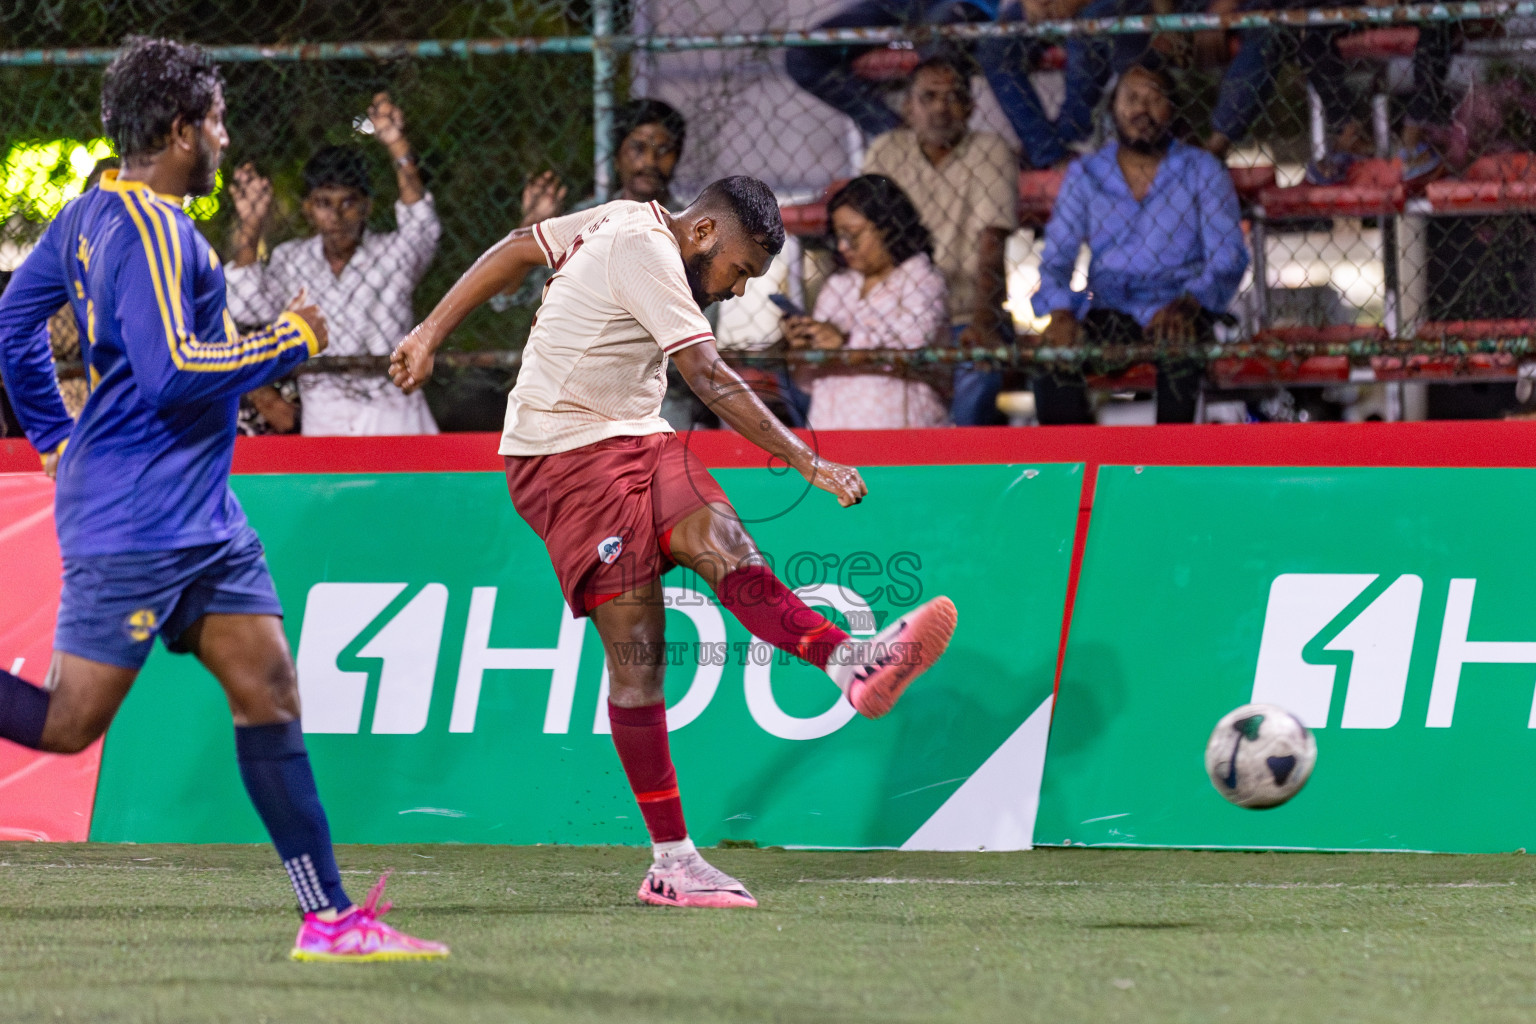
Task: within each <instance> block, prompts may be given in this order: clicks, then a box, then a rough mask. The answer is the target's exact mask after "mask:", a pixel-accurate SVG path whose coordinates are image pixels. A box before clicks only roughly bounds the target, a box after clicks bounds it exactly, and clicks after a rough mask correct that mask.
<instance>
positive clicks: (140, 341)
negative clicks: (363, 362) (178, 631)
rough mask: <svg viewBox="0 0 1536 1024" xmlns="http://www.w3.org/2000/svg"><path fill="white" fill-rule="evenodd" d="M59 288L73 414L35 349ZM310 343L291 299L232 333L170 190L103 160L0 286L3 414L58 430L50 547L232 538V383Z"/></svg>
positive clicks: (173, 545) (259, 373)
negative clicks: (75, 367) (75, 392)
mask: <svg viewBox="0 0 1536 1024" xmlns="http://www.w3.org/2000/svg"><path fill="white" fill-rule="evenodd" d="M66 301H67V302H69V304H70V306H71V307H72V308H73V310H74V314H75V320H76V322H77V323H78V324H79V325H80V351H81V356H82V358H83V360H84V362H85V367H86V373H87V375H88V378H89V383H90V388H91V391H90V397H89V398H88V399H87V400H86V403H85V408H84V409H83V410H82V411H81V414H80V420H79V422H78V423H72V422H71V421H70V418H69V415H68V413H66V412H65V410H64V404H63V401H62V400H61V399H60V398H59V392H58V386H57V384H56V383H55V380H54V371H53V360H52V355H51V353H50V351H49V348H48V335H47V322H48V318H49V317H51V316H52V315H53V314H54V313H55V312H57V311H58V310H59V308H60V307H61V306H63V305H64V303H65V302H66ZM316 348H317V342H316V339H315V336H314V333H313V332H312V331H311V330H310V328H309V326H308V325H307V324H305V323H304V321H303V320H301V319H300V318H299V317H297V316H294V315H293V314H291V313H285V314H283V316H282V317H280V318H279V319H278V320H277V322H276V323H274V324H272V325H271V326H270V327H267V328H264V329H262V330H259V331H254V332H252V333H250V334H246V335H243V336H242V335H241V334H240V333H239V332H238V331H237V330H236V329H235V323H234V320H233V319H232V318H231V317H230V315H229V311H228V309H227V308H226V307H225V303H224V270H223V268H222V267H221V266H220V264H219V258H218V256H217V255H216V254H215V253H214V251H213V249H212V248H211V247H210V246H209V245H208V242H207V241H206V240H205V239H204V238H203V236H202V234H201V233H200V232H199V231H198V230H197V228H196V227H195V226H194V225H193V223H192V220H191V219H190V218H189V217H188V216H187V215H186V214H185V213H183V212H182V209H181V205H180V203H179V202H177V201H176V200H174V199H173V198H170V197H164V196H159V195H156V194H155V193H154V192H153V191H151V190H150V189H149V187H148V186H147V185H144V184H143V183H141V182H132V181H118V180H117V172H115V171H108V172H107V173H106V174H105V175H104V176H103V178H102V181H101V185H100V186H99V187H98V188H94V189H92V190H91V191H90V192H87V193H86V194H85V195H83V196H81V197H80V198H78V199H76V200H74V201H73V202H71V203H70V204H69V205H68V206H66V207H65V208H64V210H63V211H62V212H61V213H60V214H59V216H58V217H57V218H55V220H54V221H53V223H52V224H51V225H49V227H48V230H47V231H46V232H45V233H44V234H43V237H42V240H41V241H40V242H39V243H38V245H37V248H36V249H34V250H33V251H32V253H31V254H30V255H29V256H28V257H27V259H26V261H25V262H24V263H22V265H21V267H20V268H19V269H18V270H17V271H16V273H15V275H14V276H13V277H12V279H11V283H10V286H9V287H8V288H7V289H6V291H5V294H4V295H3V296H0V374H3V375H4V378H5V386H6V389H7V391H8V392H9V394H10V398H11V404H12V406H13V408H15V410H16V414H17V417H18V418H19V419H20V420H21V423H22V426H23V427H24V428H25V430H26V432H27V438H28V440H30V441H31V442H32V445H33V447H35V448H36V449H37V450H38V451H44V452H46V451H52V450H53V449H54V448H57V447H58V445H59V444H60V442H62V441H64V440H66V439H68V441H69V446H68V447H67V448H66V449H65V452H64V456H63V458H62V459H61V460H60V463H59V470H58V491H57V497H56V502H55V518H56V521H57V524H58V533H59V547H60V549H61V550H62V552H63V554H64V556H65V557H66V558H68V557H71V556H82V555H100V554H119V553H128V552H137V551H165V550H173V549H177V548H185V547H191V546H193V545H198V544H211V543H218V542H222V541H225V540H228V539H229V538H231V537H233V536H234V535H235V534H236V532H237V531H238V530H239V529H240V527H241V526H242V525H243V524H244V522H245V514H244V512H242V511H241V509H240V504H239V502H237V501H236V500H235V496H234V495H233V494H232V493H231V492H230V490H229V469H230V461H231V459H232V457H233V454H234V442H235V421H236V417H237V414H238V411H239V403H240V396H241V394H243V393H245V392H247V391H250V390H252V389H253V388H257V387H260V386H261V385H263V384H267V383H270V382H271V381H273V380H275V379H277V378H278V377H281V376H282V375H283V374H285V373H287V372H288V371H290V370H292V369H293V368H294V367H295V366H297V365H298V364H299V363H301V362H303V361H304V360H305V359H307V358H308V357H309V356H310V355H313V354H314V353H315V351H316Z"/></svg>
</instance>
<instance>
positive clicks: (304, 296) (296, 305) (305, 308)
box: [288, 288, 331, 355]
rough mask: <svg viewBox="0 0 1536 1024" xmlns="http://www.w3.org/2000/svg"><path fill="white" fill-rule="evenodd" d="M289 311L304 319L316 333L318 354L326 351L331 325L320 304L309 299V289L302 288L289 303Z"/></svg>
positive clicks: (329, 339) (329, 340)
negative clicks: (327, 321)
mask: <svg viewBox="0 0 1536 1024" xmlns="http://www.w3.org/2000/svg"><path fill="white" fill-rule="evenodd" d="M288 312H290V313H292V314H293V315H294V316H296V317H298V318H299V319H300V320H303V321H304V322H305V323H306V324H308V325H309V329H310V330H311V331H313V332H314V333H315V342H316V345H315V352H316V354H317V355H318V354H319V353H321V352H324V351H325V347H326V346H327V345H329V344H330V342H331V332H330V327H329V326H328V325H327V324H326V322H325V313H324V312H323V311H322V310H321V309H320V307H319V306H317V305H315V304H314V303H313V302H311V301H309V289H308V288H300V289H299V294H297V295H295V296H294V297H293V300H292V301H291V302H289V303H288Z"/></svg>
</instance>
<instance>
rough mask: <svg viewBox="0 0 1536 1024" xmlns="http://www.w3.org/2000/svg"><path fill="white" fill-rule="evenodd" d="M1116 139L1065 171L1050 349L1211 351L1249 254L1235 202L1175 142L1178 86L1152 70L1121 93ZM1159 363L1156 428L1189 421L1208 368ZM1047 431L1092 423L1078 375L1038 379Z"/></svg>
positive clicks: (1049, 300) (1207, 162)
mask: <svg viewBox="0 0 1536 1024" xmlns="http://www.w3.org/2000/svg"><path fill="white" fill-rule="evenodd" d="M1112 110H1113V114H1114V120H1115V134H1116V136H1117V140H1116V141H1113V142H1110V143H1109V144H1107V145H1105V146H1104V147H1103V148H1102V149H1100V150H1099V151H1098V152H1097V153H1094V154H1093V155H1092V156H1089V157H1086V158H1084V159H1083V160H1080V161H1078V162H1077V163H1076V164H1074V165H1073V166H1072V167H1071V168H1070V169H1069V170H1068V171H1067V176H1066V180H1065V181H1063V182H1062V186H1061V193H1060V195H1058V196H1057V199H1056V206H1055V209H1054V211H1053V212H1052V214H1051V220H1050V222H1049V223H1048V224H1047V225H1046V228H1045V253H1044V255H1043V256H1042V257H1041V260H1040V290H1039V291H1038V292H1036V293H1035V296H1034V298H1033V304H1034V309H1035V314H1036V315H1037V316H1042V315H1045V314H1046V313H1049V314H1050V317H1051V322H1050V326H1048V327H1047V328H1046V329H1045V333H1044V335H1043V338H1042V340H1043V342H1044V344H1046V345H1047V346H1052V347H1055V346H1068V345H1074V344H1078V343H1083V344H1147V343H1151V344H1156V345H1158V346H1159V347H1161V346H1164V345H1176V346H1188V345H1191V344H1209V343H1211V342H1212V341H1214V334H1213V332H1212V325H1213V323H1214V320H1215V318H1216V317H1218V316H1220V315H1221V314H1223V313H1224V312H1225V311H1226V309H1227V306H1228V304H1230V303H1231V301H1232V298H1233V296H1234V295H1235V294H1236V293H1237V287H1238V284H1239V283H1240V282H1241V281H1242V278H1243V272H1244V271H1245V270H1247V268H1248V249H1247V247H1246V246H1245V245H1244V243H1243V232H1242V226H1241V224H1240V223H1239V219H1238V207H1237V194H1236V192H1235V191H1234V189H1233V187H1232V179H1231V176H1230V175H1229V174H1228V173H1227V169H1226V167H1225V166H1223V164H1222V163H1221V162H1220V161H1219V160H1217V159H1216V158H1215V157H1213V156H1212V155H1211V154H1209V153H1207V152H1206V151H1205V150H1203V149H1197V148H1195V147H1193V146H1187V145H1185V144H1184V143H1182V142H1178V141H1176V140H1174V138H1173V135H1172V131H1171V125H1172V122H1173V112H1174V104H1173V86H1172V81H1171V80H1170V79H1169V77H1168V75H1167V73H1166V72H1164V71H1162V70H1161V68H1159V67H1157V66H1155V65H1153V64H1151V63H1143V64H1137V65H1135V66H1133V67H1131V68H1130V69H1129V70H1127V71H1126V72H1125V74H1124V75H1122V76H1121V78H1120V82H1119V84H1118V85H1117V86H1116V87H1115V94H1114V98H1113V105H1112ZM1083 245H1087V246H1088V250H1089V254H1090V262H1089V266H1088V289H1087V290H1086V291H1082V292H1075V291H1073V290H1072V286H1071V281H1072V269H1073V267H1074V265H1075V264H1076V263H1077V254H1078V251H1079V249H1080V248H1081V247H1082V246H1083ZM1170 355H1171V358H1170V359H1167V360H1160V361H1159V364H1158V382H1157V419H1158V422H1160V423H1164V422H1169V423H1189V422H1193V420H1194V414H1195V400H1196V396H1197V394H1198V391H1199V386H1200V380H1201V378H1202V376H1203V367H1202V365H1201V363H1200V361H1199V360H1190V359H1185V358H1179V357H1178V356H1177V354H1176V353H1170ZM1034 390H1035V408H1036V410H1037V414H1038V416H1039V419H1040V422H1041V423H1085V422H1092V416H1091V414H1090V412H1089V408H1088V396H1087V389H1086V387H1085V386H1084V383H1083V379H1082V377H1081V376H1075V377H1068V376H1063V375H1060V374H1044V375H1041V376H1039V377H1037V378H1036V379H1035V381H1034Z"/></svg>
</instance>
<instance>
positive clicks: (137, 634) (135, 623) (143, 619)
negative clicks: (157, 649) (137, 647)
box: [123, 608, 160, 643]
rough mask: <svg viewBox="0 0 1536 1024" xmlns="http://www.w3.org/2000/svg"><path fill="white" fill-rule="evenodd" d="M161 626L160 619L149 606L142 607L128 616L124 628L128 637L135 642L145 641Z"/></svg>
mask: <svg viewBox="0 0 1536 1024" xmlns="http://www.w3.org/2000/svg"><path fill="white" fill-rule="evenodd" d="M159 628H160V619H159V618H158V617H157V616H156V615H155V613H154V611H153V610H152V609H149V608H140V609H139V610H138V611H136V612H134V613H133V614H132V615H129V616H128V621H126V622H124V623H123V629H124V630H126V631H127V633H128V639H130V640H132V641H133V642H134V643H143V642H144V641H145V640H148V639H149V638H150V637H152V636H154V635H155V632H156V631H157V630H158V629H159Z"/></svg>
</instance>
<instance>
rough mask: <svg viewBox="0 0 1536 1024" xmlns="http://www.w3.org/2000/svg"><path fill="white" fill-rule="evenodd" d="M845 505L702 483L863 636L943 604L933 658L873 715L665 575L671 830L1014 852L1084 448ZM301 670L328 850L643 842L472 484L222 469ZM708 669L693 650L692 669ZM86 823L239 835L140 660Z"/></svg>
mask: <svg viewBox="0 0 1536 1024" xmlns="http://www.w3.org/2000/svg"><path fill="white" fill-rule="evenodd" d="M865 475H866V479H867V481H868V483H869V487H870V497H869V498H868V499H866V501H865V502H864V503H863V504H861V505H859V506H857V507H855V508H852V509H841V508H839V507H838V505H837V503H836V502H835V501H834V500H833V499H832V498H831V497H830V496H829V495H826V494H824V493H822V492H820V491H809V492H807V488H806V486H805V484H804V482H803V481H801V480H800V479H799V478H798V477H795V476H794V475H793V474H782V473H773V472H770V471H767V470H746V469H737V470H722V471H717V473H716V476H717V478H718V479H719V480H720V482H721V484H722V485H723V486H724V487H725V489H726V491H727V492H728V493H729V494H730V496H731V498H732V501H733V502H734V503H735V505H736V508H737V509H738V511H739V513H740V514H741V516H742V517H743V519H744V520H745V521H746V524H747V527H748V529H749V530H751V532H752V533H753V535H754V537H755V538H756V539H757V541H758V543H759V545H760V547H761V548H762V549H763V550H764V551H765V552H767V553H768V554H769V555H770V557H771V558H772V559H773V561H774V563H775V566H776V568H777V570H778V571H779V573H780V575H781V577H782V578H784V579H785V580H786V582H788V583H789V584H790V585H791V586H793V587H796V588H798V589H799V590H800V592H801V593H802V595H804V596H805V597H806V600H807V601H808V602H811V603H821V604H823V605H828V606H836V610H837V611H838V614H839V615H840V616H841V617H842V619H843V620H844V621H845V622H846V623H847V625H848V626H849V628H850V631H854V632H861V633H865V634H868V633H870V632H872V631H873V630H874V629H875V628H876V627H877V626H878V625H879V624H880V623H882V622H884V621H885V620H886V619H887V618H888V617H889V616H890V615H892V614H899V612H900V611H901V610H903V609H905V608H908V607H910V606H912V605H913V604H914V603H916V602H918V601H921V600H925V599H927V598H930V597H934V596H937V595H939V594H947V595H949V596H950V597H951V598H953V600H954V601H955V603H956V604H957V606H958V607H959V611H960V623H959V628H958V631H957V633H956V636H955V640H954V643H953V645H952V646H951V648H950V650H949V652H948V654H947V655H946V656H945V658H944V659H943V661H942V662H941V663H940V665H939V666H938V667H937V668H936V669H934V670H933V671H932V672H931V673H929V674H928V675H927V676H925V677H924V678H923V679H922V680H921V681H920V682H919V683H918V684H917V685H915V686H914V687H913V688H912V690H911V691H909V693H908V694H907V696H906V697H905V698H904V699H903V701H902V703H901V704H900V705H899V706H898V707H897V708H896V710H895V711H894V712H893V713H892V714H890V715H889V716H887V717H886V718H884V719H881V720H879V721H874V722H871V721H866V720H864V719H861V718H858V717H857V716H856V715H854V714H853V713H852V710H851V709H850V708H848V706H847V704H846V702H845V701H842V700H841V699H840V695H839V694H838V692H837V690H836V688H835V687H833V686H832V685H831V683H830V682H829V681H828V680H827V679H826V677H825V676H824V675H822V674H821V673H819V672H816V671H815V670H813V669H810V668H808V667H806V666H803V665H800V664H799V663H790V662H788V661H787V660H786V659H784V658H782V657H780V656H779V655H778V654H777V652H774V651H772V650H771V649H768V648H766V647H763V646H761V645H758V646H754V645H753V644H752V643H751V642H750V639H751V638H750V637H749V636H748V634H747V633H746V631H745V630H744V629H743V628H742V627H741V626H740V625H739V624H738V623H737V622H736V621H735V619H734V618H733V617H731V616H730V615H729V614H727V613H724V612H723V611H722V610H721V609H720V608H719V606H717V605H716V604H715V603H714V602H713V601H712V600H710V599H709V598H708V596H701V595H700V594H699V592H698V591H699V589H701V588H698V586H697V584H696V581H690V580H689V579H687V578H685V577H684V576H683V574H682V573H681V572H674V573H673V574H672V575H670V576H669V577H667V584H668V586H669V588H671V589H669V591H668V593H669V597H670V598H672V599H673V600H674V601H675V606H674V607H671V608H669V610H668V612H667V628H668V637H669V641H674V642H678V643H679V646H678V648H677V650H678V657H677V658H676V661H675V663H674V664H673V665H672V667H671V668H669V671H668V683H667V692H668V704H669V709H670V710H669V716H670V719H671V721H670V724H671V726H672V729H673V732H672V750H673V755H674V758H675V760H676V762H677V766H678V773H679V779H680V783H681V785H682V790H683V797H684V809H685V812H686V813H687V815H688V819H689V824H690V828H691V830H692V832H693V834H694V836H695V837H696V838H697V839H698V840H699V841H700V842H701V843H702V842H708V843H713V842H717V841H719V840H720V839H724V838H734V839H753V840H757V841H758V842H761V843H775V844H786V845H800V846H834V847H895V846H902V845H904V844H905V845H909V846H917V847H921V848H972V849H974V848H976V847H979V846H988V845H990V846H994V847H996V846H1014V847H1017V846H1021V845H1023V846H1027V845H1028V841H1029V838H1030V834H1031V831H1030V830H1031V827H1032V824H1033V815H1034V806H1035V800H1036V796H1037V792H1038V779H1039V772H1040V770H1041V764H1042V762H1043V758H1044V743H1045V730H1046V727H1047V725H1048V721H1049V700H1050V696H1051V691H1052V684H1053V677H1054V666H1055V660H1056V652H1057V644H1058V641H1059V637H1060V628H1061V614H1062V608H1063V605H1064V600H1065V592H1066V585H1067V576H1068V570H1069V564H1070V559H1071V552H1072V541H1073V533H1074V529H1075V525H1076V518H1077V509H1078V503H1079V497H1080V492H1081V486H1082V467H1081V466H1079V465H1048V466H1007V465H985V466H948V467H921V466H913V467H892V468H876V469H869V470H867V471H866V473H865ZM234 487H235V490H236V492H237V494H238V495H239V497H240V500H241V502H242V503H243V504H244V506H245V509H246V511H247V514H248V515H249V517H250V519H251V521H252V523H253V524H254V525H255V527H256V529H257V530H258V532H260V534H261V536H262V538H263V540H264V542H265V544H266V547H267V553H268V560H269V563H270V565H271V568H272V572H273V575H274V577H275V579H276V582H277V586H278V591H279V593H280V594H281V596H282V598H283V600H284V603H285V605H286V607H287V609H288V616H287V619H286V623H285V625H286V630H287V634H288V640H289V643H290V644H291V645H292V647H293V649H294V652H295V658H296V662H297V664H298V666H299V674H300V687H301V691H302V693H303V698H304V705H305V711H304V723H305V730H306V733H307V737H306V738H307V740H308V744H309V748H310V751H311V754H312V758H313V761H314V764H315V771H316V775H317V777H318V780H319V782H320V788H321V794H322V796H323V797H324V799H325V801H326V806H327V808H328V811H329V814H330V819H331V826H332V830H333V832H334V835H335V837H336V838H337V839H338V841H342V842H365V843H383V842H414V841H462V842H505V843H557V842H558V843H639V842H644V841H645V832H644V827H643V824H642V822H641V820H640V817H639V815H638V813H637V811H636V809H635V805H634V802H633V799H632V797H631V795H630V793H629V789H628V787H627V785H626V783H625V779H624V775H623V771H622V769H621V768H620V765H619V761H618V758H617V756H616V754H615V753H614V751H613V746H612V743H611V740H610V737H609V735H607V722H606V714H605V713H604V710H603V709H604V708H605V701H604V699H603V698H604V695H603V692H602V691H603V687H604V685H605V682H606V679H605V671H604V666H603V658H602V651H601V647H600V645H599V643H598V642H597V638H596V634H595V631H594V630H593V629H592V627H591V625H590V623H589V622H588V621H587V620H584V619H582V620H576V619H573V618H570V617H569V616H568V614H567V612H566V610H565V606H564V602H563V601H562V599H561V597H560V592H559V590H558V588H557V586H556V583H555V577H554V574H553V572H552V570H551V569H550V566H549V561H548V558H547V556H546V554H545V551H544V548H543V545H542V544H541V543H540V541H539V540H538V538H537V537H536V536H535V535H534V533H533V532H532V531H531V530H530V529H529V528H528V527H527V526H526V525H525V524H524V523H523V522H522V520H521V519H519V518H518V516H517V515H516V513H515V512H514V510H513V508H512V505H511V502H510V500H509V499H508V496H507V490H506V482H505V479H504V478H503V477H502V476H501V475H499V474H494V473H434V474H380V475H366V474H349V475H284V476H242V477H236V478H235V480H234ZM701 662H702V663H701ZM91 838H92V839H95V840H105V841H122V840H133V841H140V842H150V841H177V842H214V841H218V842H246V841H258V840H260V839H262V838H263V833H262V830H261V826H260V824H259V822H258V821H257V819H256V817H255V815H254V813H253V812H252V811H251V810H250V808H249V805H248V803H247V801H246V799H245V796H244V793H243V791H242V789H241V787H240V781H239V777H238V773H237V771H236V766H235V759H234V743H233V733H232V729H231V727H230V724H229V713H228V710H227V708H226V707H225V704H224V701H223V698H222V695H221V693H220V691H219V689H218V687H217V685H216V684H215V683H214V681H213V680H212V679H211V678H210V677H209V676H208V675H207V674H206V673H205V672H204V671H203V670H202V669H201V668H200V667H199V666H198V665H197V664H196V663H195V662H194V661H192V660H191V659H189V658H180V657H174V656H171V655H168V654H166V653H165V652H164V651H163V650H157V651H156V653H155V654H154V656H153V657H152V658H151V659H150V662H149V664H148V665H147V667H146V669H145V672H144V674H143V675H142V676H141V677H140V679H139V682H138V684H137V685H136V686H135V688H134V692H133V693H132V695H131V696H130V697H129V699H128V700H127V702H126V703H125V705H124V707H123V710H122V713H121V714H120V715H119V717H118V719H117V721H116V723H115V724H114V725H113V727H112V730H111V732H110V733H109V735H108V737H107V742H106V749H105V754H104V760H103V764H102V770H101V782H100V787H99V791H98V797H97V801H96V812H95V817H94V820H93V823H92V828H91Z"/></svg>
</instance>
